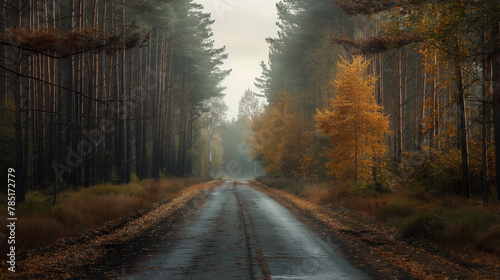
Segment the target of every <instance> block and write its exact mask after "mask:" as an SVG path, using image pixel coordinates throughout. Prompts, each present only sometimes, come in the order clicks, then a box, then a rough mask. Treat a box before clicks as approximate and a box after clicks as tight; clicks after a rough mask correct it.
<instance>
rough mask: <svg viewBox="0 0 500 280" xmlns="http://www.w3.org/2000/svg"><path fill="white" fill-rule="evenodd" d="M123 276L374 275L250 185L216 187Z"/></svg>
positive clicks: (189, 277)
mask: <svg viewBox="0 0 500 280" xmlns="http://www.w3.org/2000/svg"><path fill="white" fill-rule="evenodd" d="M175 235H176V238H175V242H174V243H173V244H164V246H161V244H160V247H161V248H162V249H161V250H155V251H154V252H152V253H151V254H150V255H149V256H148V257H147V258H146V257H144V258H141V259H140V260H139V261H137V262H136V263H134V264H133V269H130V270H128V272H129V273H124V275H121V276H120V277H119V278H120V279H357V280H360V279H368V278H369V277H368V275H367V274H365V273H364V272H363V271H361V270H360V269H358V268H356V267H354V266H353V265H352V264H350V263H349V262H347V261H346V260H345V259H344V258H343V257H342V254H341V253H340V252H339V251H338V250H337V249H338V248H336V246H335V245H334V244H330V243H328V242H326V241H324V240H323V239H322V238H321V237H320V236H319V235H318V234H316V233H314V232H312V231H310V230H309V229H307V228H306V227H305V226H304V225H303V224H302V223H301V222H300V221H298V220H297V219H296V218H295V217H294V216H293V215H292V214H291V213H290V212H289V211H288V210H287V209H285V208H284V207H283V206H281V205H280V204H278V203H277V202H275V201H274V200H273V199H271V198H269V197H268V196H267V195H265V194H263V193H261V192H259V191H257V190H256V189H254V188H252V187H250V186H249V182H245V181H240V182H238V184H234V183H233V182H229V181H228V182H225V183H224V184H223V186H221V187H219V188H215V189H214V190H213V191H212V192H211V193H210V194H209V197H208V201H207V202H206V204H205V206H204V208H203V209H202V210H201V212H200V214H199V215H197V216H196V217H195V218H194V220H193V221H192V222H190V223H188V224H186V225H185V226H183V227H181V228H179V229H176V232H175Z"/></svg>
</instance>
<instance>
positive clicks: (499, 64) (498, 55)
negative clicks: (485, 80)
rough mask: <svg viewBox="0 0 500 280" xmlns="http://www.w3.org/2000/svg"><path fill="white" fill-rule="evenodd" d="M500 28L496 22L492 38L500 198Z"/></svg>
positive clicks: (496, 151) (492, 76) (498, 194)
mask: <svg viewBox="0 0 500 280" xmlns="http://www.w3.org/2000/svg"><path fill="white" fill-rule="evenodd" d="M499 31H500V28H499V24H494V25H493V26H492V29H491V38H492V47H493V50H492V54H491V67H492V75H491V78H492V93H493V96H492V98H493V125H494V128H495V161H496V162H495V163H496V167H495V168H496V183H497V199H498V200H500V48H499V47H498V46H499V44H500V38H499V36H500V32H499Z"/></svg>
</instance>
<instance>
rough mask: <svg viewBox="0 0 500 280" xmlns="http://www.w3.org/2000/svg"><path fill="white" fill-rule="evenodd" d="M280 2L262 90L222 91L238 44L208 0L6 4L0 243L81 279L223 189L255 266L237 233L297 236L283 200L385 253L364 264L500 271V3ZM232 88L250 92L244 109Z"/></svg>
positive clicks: (418, 270)
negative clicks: (232, 47) (228, 99)
mask: <svg viewBox="0 0 500 280" xmlns="http://www.w3.org/2000/svg"><path fill="white" fill-rule="evenodd" d="M228 2H231V3H232V4H231V6H230V8H231V9H230V10H231V12H233V11H234V13H235V14H236V11H237V10H238V8H239V7H238V5H237V4H235V3H237V2H238V1H228ZM238 3H241V2H238ZM276 3H277V4H276V12H277V14H276V18H277V22H276V26H277V29H278V32H277V34H276V36H274V37H268V38H266V39H265V41H266V42H267V44H268V47H269V49H268V58H267V61H261V62H260V67H261V74H260V76H258V77H256V78H255V79H250V81H249V82H250V84H251V83H252V82H253V83H254V86H255V87H253V88H248V90H246V91H245V92H241V93H234V92H231V93H228V92H227V90H226V89H225V88H224V86H223V85H224V79H225V78H226V77H228V76H229V75H230V74H231V71H232V70H230V69H226V66H225V64H224V63H225V62H226V61H228V58H229V54H230V53H229V50H228V49H229V47H228V49H226V47H224V46H218V45H217V42H216V41H215V39H214V37H215V36H214V33H213V32H214V31H213V30H212V26H214V25H213V24H214V22H215V21H214V19H213V18H212V15H211V14H210V13H207V12H206V11H205V9H204V6H203V4H206V3H202V2H201V1H200V2H197V1H194V0H137V1H125V0H64V1H57V0H38V1H35V0H4V1H2V2H0V100H1V103H0V139H1V141H0V174H1V175H0V176H3V178H5V179H7V181H8V184H7V185H9V186H6V187H3V186H4V185H2V187H0V189H2V190H3V193H4V195H1V196H0V202H2V203H4V205H6V206H10V208H9V207H3V208H4V210H2V211H0V217H1V218H2V219H4V221H5V220H8V221H9V222H10V220H9V219H15V220H16V221H17V217H18V216H19V221H18V222H17V224H16V229H15V230H11V231H10V232H7V230H8V228H7V227H4V230H3V231H2V232H0V239H2V240H4V239H5V241H7V237H8V234H11V232H14V235H16V236H15V237H16V238H17V239H18V240H19V241H20V242H19V244H18V245H16V246H18V249H19V251H18V252H20V253H21V254H19V255H18V260H19V261H20V262H22V265H23V266H24V267H25V268H24V269H25V273H28V274H30V275H31V274H32V273H34V274H33V275H32V276H33V277H34V278H32V279H40V278H39V277H37V276H39V275H44V274H45V273H52V272H53V271H50V270H54V271H56V272H57V273H59V274H58V275H64V278H68V277H70V276H67V275H72V274H71V273H76V272H74V271H73V266H74V267H81V266H82V265H83V264H85V265H84V266H85V268H84V270H87V269H88V268H90V267H92V268H93V265H92V262H95V261H97V258H98V257H101V256H103V255H105V254H107V252H109V251H111V250H113V248H118V247H119V246H125V247H126V246H128V245H129V244H128V243H127V242H131V241H132V240H135V239H136V238H137V239H141V238H138V237H139V236H149V238H150V239H151V238H152V237H155V236H159V235H162V234H164V233H165V235H169V234H170V233H168V234H166V232H170V231H171V230H172V231H174V232H176V231H175V227H176V226H179V225H180V222H181V221H182V223H185V222H186V221H188V220H189V219H191V218H193V217H194V216H196V215H198V214H199V213H202V211H205V210H206V209H205V210H204V208H203V207H205V205H206V204H208V203H206V202H207V201H215V202H211V204H210V205H212V206H214V205H216V206H217V207H220V209H221V212H213V213H212V214H213V215H214V216H215V215H217V217H219V216H220V217H223V216H224V215H226V216H225V217H223V218H225V219H229V220H230V221H231V222H230V223H229V222H228V223H220V225H222V224H224V226H226V225H229V224H231V225H237V228H232V229H231V228H229V227H228V228H225V229H224V230H226V231H227V232H228V233H230V234H235V235H234V236H236V237H235V238H238V239H240V238H241V242H237V243H235V244H231V246H233V245H234V246H237V247H239V248H238V250H240V251H242V252H244V253H245V256H244V257H245V258H248V262H249V263H251V262H252V261H256V259H258V260H257V261H258V262H259V265H260V261H261V260H260V259H265V258H264V257H263V258H261V257H255V258H254V257H253V256H252V255H251V254H250V251H245V250H243V249H245V248H247V250H250V249H248V248H249V247H248V246H247V247H245V246H240V245H239V244H243V243H244V242H247V245H248V244H250V243H248V242H249V240H250V239H251V238H255V236H256V235H255V236H253V234H248V232H246V231H247V228H251V227H254V225H252V222H251V221H252V217H251V216H247V215H250V214H251V213H254V214H255V213H262V214H263V215H264V214H265V215H270V218H269V219H270V220H273V219H274V220H280V221H281V220H283V221H284V222H283V223H281V224H276V226H275V227H276V228H280V230H279V232H280V233H281V232H286V234H288V235H286V234H285V235H283V236H282V237H283V240H286V243H287V244H288V243H291V242H290V240H294V239H290V238H289V237H291V235H293V234H294V232H293V231H292V232H287V231H286V230H283V229H287V228H288V227H287V222H286V221H288V218H286V219H285V218H283V219H278V218H276V217H277V216H276V215H277V214H276V213H274V212H273V211H275V210H276V209H278V208H279V207H281V206H278V204H280V203H281V204H283V205H286V207H285V208H287V209H288V210H290V211H289V212H293V215H296V214H297V213H299V212H301V213H302V212H304V211H305V212H304V213H305V214H307V215H306V216H303V217H306V218H304V220H309V219H310V218H311V224H313V223H316V225H314V226H317V225H320V224H321V225H323V226H324V227H325V228H322V229H321V230H326V231H327V232H329V234H330V235H329V236H328V237H326V236H325V239H328V238H330V237H333V236H337V237H339V236H341V237H342V238H346V239H345V240H348V239H349V240H351V241H353V242H354V243H352V244H357V245H355V247H357V249H360V250H362V251H350V250H349V252H351V253H349V255H351V256H350V257H352V258H358V256H362V257H366V256H368V255H371V254H375V255H374V256H375V258H374V261H373V262H372V263H371V264H369V265H368V261H367V262H366V264H367V265H368V266H370V265H375V266H374V267H377V266H376V265H378V264H380V262H379V261H380V260H385V261H387V262H388V263H390V265H391V269H395V268H396V267H398V269H397V270H398V271H400V270H401V271H403V270H404V271H407V272H408V273H409V274H408V275H413V277H414V278H416V279H417V278H422V279H428V278H429V277H431V278H432V275H433V274H427V272H428V271H429V269H431V268H430V267H431V266H432V267H434V265H435V266H436V267H437V266H440V267H441V268H443V273H442V274H440V275H442V276H443V277H441V278H443V279H444V278H445V276H446V277H448V276H449V275H448V272H449V270H448V269H449V268H451V267H453V269H456V270H457V271H459V270H460V271H461V272H460V273H462V272H463V271H465V270H467V271H468V272H467V273H469V272H470V273H471V274H468V275H476V276H477V277H476V278H477V279H479V278H481V277H479V276H478V275H497V274H498V269H499V268H500V266H498V256H500V218H499V217H500V216H499V214H500V0H383V1H379V0H277V1H276ZM226 6H227V5H226ZM226 8H227V7H226ZM230 10H227V12H228V13H229V12H230ZM219 19H222V17H221V18H219ZM241 35H242V36H245V34H241ZM266 36H267V35H266ZM235 40H237V38H236V39H235ZM228 46H229V45H228ZM245 47H247V48H251V47H252V46H245ZM258 60H260V59H257V61H256V64H255V65H256V66H258V65H259V63H258ZM242 63H243V62H242ZM235 72H236V70H235ZM226 94H241V95H242V97H241V99H240V102H239V104H238V105H239V106H238V115H237V117H234V118H232V119H231V120H229V119H228V117H227V115H226V114H227V111H228V104H226V103H225V101H224V96H225V95H226ZM264 173H265V175H262V176H259V175H261V174H264ZM13 178H15V180H14V179H13ZM11 181H15V185H14V183H11ZM4 182H5V181H4ZM10 186H15V191H13V190H12V187H10ZM9 192H15V194H11V193H9ZM212 194H217V195H212ZM221 197H224V199H227V200H222V198H221ZM264 197H265V199H264ZM270 198H272V199H270ZM240 199H242V201H243V202H244V203H241V202H240ZM272 200H274V201H272ZM263 201H267V202H263ZM271 201H272V202H271ZM259 202H261V205H259ZM11 204H12V205H14V206H15V207H14V206H12V205H11ZM228 205H230V206H231V207H232V208H231V207H229V206H228ZM270 205H275V206H273V207H271V206H270ZM226 206H227V207H226ZM265 207H268V208H265ZM14 208H15V210H16V211H17V212H16V211H13V210H12V209H14ZM228 209H229V210H228ZM231 209H232V210H231ZM259 209H260V210H259ZM269 209H272V211H271V210H269ZM279 209H281V208H279ZM294 209H295V210H294ZM212 210H213V209H212ZM254 210H255V211H254ZM257 210H259V211H261V212H256V211H257ZM288 210H287V211H288ZM296 210H297V211H296ZM244 211H246V212H245V213H244ZM287 211H282V213H284V214H282V216H281V217H285V215H288V214H286V213H288V212H287ZM249 213H250V214H249ZM304 213H302V214H304ZM212 214H210V215H212ZM275 214H276V215H275ZM299 214H300V213H299ZM299 214H297V215H299ZM302 214H300V215H302ZM305 214H304V215H305ZM17 215H18V216H17ZM231 215H234V216H231ZM188 216H189V219H188V218H186V219H184V217H188ZM201 216H202V217H204V216H203V215H201ZM232 217H234V218H235V219H234V220H233V218H232ZM286 217H288V216H286ZM221 219H222V218H221ZM258 219H261V218H260V216H259V217H257V216H256V218H255V219H254V220H258ZM229 220H228V221H229ZM236 220H237V221H240V222H233V221H236ZM145 221H147V222H145ZM261 221H262V219H261ZM301 221H302V220H301ZM247 222H248V224H247V225H246V227H247V228H246V227H245V226H244V224H245V223H247ZM186 224H188V223H186ZM262 224H263V225H264V223H262ZM203 225H206V226H207V227H210V228H211V227H212V226H217V223H212V222H209V223H203ZM241 225H243V226H241ZM304 228H305V227H304ZM157 229H161V230H157ZM259 231H261V232H262V233H264V235H263V236H265V238H264V239H267V236H268V233H269V230H268V225H267V224H265V225H264V226H262V228H261V229H259ZM117 232H120V234H123V235H117V234H115V233H117ZM197 232H198V231H197ZM199 232H202V231H199ZM221 232H224V231H218V229H215V230H213V231H212V232H211V234H213V235H214V236H215V235H217V236H218V237H222V236H223V237H224V238H223V240H222V241H221V243H220V244H225V243H223V242H226V241H227V239H226V238H225V237H226V235H225V232H224V234H222V233H221ZM276 232H278V231H276ZM321 232H323V231H321ZM177 233H181V235H182V234H183V233H182V231H178V232H177ZM250 233H251V232H250ZM295 233H297V232H295ZM200 236H201V235H200ZM227 236H229V235H227ZM98 237H99V238H98ZM101 237H102V238H101ZM163 237H164V236H162V237H161V238H163ZM202 237H203V239H206V238H204V236H202ZM295 237H296V236H295ZM68 238H69V239H68ZM71 238H74V239H71ZM342 238H341V239H342ZM70 239H71V240H72V241H69V240H70ZM97 239H99V240H100V241H99V242H98V243H94V242H91V241H92V240H97ZM153 239H154V238H153ZM106 240H107V241H106ZM165 240H167V239H165ZM165 240H164V241H165ZM235 240H236V239H235ZM269 240H273V239H269ZM269 240H267V241H269ZM339 240H340V239H339ZM167 241H168V240H167ZM167 241H165V244H167V243H168V246H167V247H169V246H170V245H171V243H169V242H167ZM302 241H303V240H302ZM351 241H349V242H351ZM427 241H430V242H427ZM53 242H55V243H53ZM269 242H270V241H269ZM349 242H348V243H349ZM153 243H154V244H155V245H156V240H154V242H153ZM174 243H175V242H174ZM270 243H273V244H271V245H272V246H269V248H271V249H272V248H274V247H273V246H275V245H280V244H274V242H270ZM53 244H59V245H56V246H51V245H53ZM68 244H69V245H68ZM74 244H79V245H82V246H83V247H85V248H86V249H85V250H83V249H82V250H80V249H81V248H83V247H78V246H73V245H74ZM172 244H173V243H172ZM189 244H198V243H193V242H191V243H189ZM200 244H201V243H200ZM213 244H215V243H210V245H209V246H208V245H207V246H205V247H207V248H212V247H211V246H213ZM394 244H398V245H397V246H393V245H394ZM9 245H10V243H9V244H8V243H7V242H3V241H2V242H1V244H0V251H6V252H7V250H9V249H10V248H8V246H9ZM42 245H48V246H47V247H41V246H42ZM293 245H296V244H293ZM280 246H281V245H280ZM349 246H350V245H349ZM68 247H72V248H68ZM213 247H217V246H213ZM220 247H222V248H223V249H224V250H226V248H225V247H223V246H220ZM410 247H411V248H412V249H411V250H413V251H409V250H407V248H410ZM127 248H128V247H127ZM144 248H146V247H143V246H142V245H140V244H139V245H138V246H137V247H136V249H137V250H136V251H137V252H134V253H133V255H136V253H137V254H139V253H140V252H142V253H140V254H139V255H137V256H136V257H138V258H139V257H141V256H146V254H149V253H150V251H149V250H143V249H144ZM151 248H152V247H151ZM269 248H267V249H269ZM346 248H351V247H346ZM4 249H5V250H4ZM15 249H16V248H14V249H10V250H11V251H15ZM32 249H34V250H38V251H34V252H35V253H33V254H32V253H29V252H30V250H32ZM336 250H337V249H336ZM42 251H44V253H45V251H46V253H47V254H46V255H44V256H45V257H43V258H38V254H39V253H42ZM271 251H272V250H271ZM345 251H347V250H345ZM396 251H397V252H396ZM31 252H33V251H31ZM54 252H55V253H54ZM353 252H354V253H353ZM356 252H357V253H356ZM360 252H361V253H360ZM363 252H364V253H363ZM408 252H418V254H413V253H408ZM52 253H53V254H52ZM209 253H210V256H215V255H216V254H212V252H209ZM487 253H491V254H487ZM141 254H143V255H141ZM131 255H132V254H131ZM257 255H259V254H257ZM7 256H8V255H7ZM19 256H22V257H24V256H28V257H30V258H26V259H25V260H24V259H23V260H21V258H22V257H19ZM32 256H33V257H35V261H32V260H33V259H32V258H31V257H32ZM422 256H432V258H433V259H432V260H431V261H429V263H431V264H432V265H428V264H429V263H424V261H423V259H420V257H422ZM295 257H298V258H296V259H300V260H301V261H302V260H303V259H304V258H305V257H304V256H295ZM348 257H349V256H348ZM434 257H436V258H434ZM144 258H146V257H144ZM148 258H149V255H148ZM174 258H175V256H174ZM216 258H217V256H216ZM232 258H233V256H230V257H228V259H232ZM199 259H200V260H202V259H204V258H202V257H200V258H199ZM268 259H269V258H268ZM409 259H413V260H412V261H407V260H409ZM42 260H43V261H42ZM197 260H198V258H197ZM128 261H130V262H131V260H128ZM385 261H384V262H385ZM56 263H57V265H55V264H56ZM70 263H71V264H70ZM216 263H217V265H221V263H220V261H219V260H216ZM292 264H293V263H292ZM307 264H308V263H306V266H307ZM280 265H281V264H280ZM364 265H365V263H361V265H360V266H364ZM393 265H394V266H393ZM3 266H4V267H5V266H6V263H5V262H4V265H3ZM234 266H235V267H237V268H238V269H239V268H240V265H239V264H234ZM254 266H255V267H256V265H254ZM122 267H126V265H124V266H122ZM250 267H252V266H251V265H250ZM325 267H326V266H325ZM224 268H226V266H225V264H224ZM428 268H429V269H428ZM1 269H2V267H0V273H1V272H2V270H1ZM40 269H41V270H40ZM391 269H388V271H389V270H391ZM249 270H250V272H251V273H253V271H252V269H249ZM159 271H160V272H163V270H159ZM107 272H109V271H104V273H107ZM23 273H24V272H23ZM37 273H38V274H37ZM189 273H191V272H186V273H185V274H182V275H187V274H189ZM287 273H288V272H287ZM475 273H478V274H475ZM436 275H437V274H436ZM450 275H452V274H450ZM457 275H458V276H456V278H457V279H471V278H470V277H469V278H468V277H461V275H462V274H460V275H459V274H457ZM463 275H465V274H463ZM108 276H109V275H108ZM252 277H253V278H259V277H260V276H257V277H254V276H252ZM252 277H250V278H252ZM269 277H270V276H269ZM450 277H452V278H455V275H452V276H450ZM55 278H63V277H55ZM387 278H390V277H387ZM401 278H405V277H401ZM437 278H439V277H437ZM23 279H24V278H23ZM26 279H27V278H26ZM30 279H31V278H30ZM82 279H83V278H82Z"/></svg>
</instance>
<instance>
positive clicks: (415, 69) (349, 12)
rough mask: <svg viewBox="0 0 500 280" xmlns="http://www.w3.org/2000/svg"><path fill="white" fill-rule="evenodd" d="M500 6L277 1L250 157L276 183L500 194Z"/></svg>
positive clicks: (455, 0)
mask: <svg viewBox="0 0 500 280" xmlns="http://www.w3.org/2000/svg"><path fill="white" fill-rule="evenodd" d="M498 4H499V2H498V1H482V0H474V1H463V0H450V1H433V0H423V1H408V0H391V1H371V0H335V1H329V0H318V1H312V2H311V1H300V0H283V1H280V2H279V3H278V4H277V10H278V19H279V21H278V23H277V24H278V27H279V32H278V36H277V37H275V38H268V39H267V42H268V43H269V58H268V61H267V62H264V61H263V62H261V67H262V75H261V76H260V77H258V78H257V79H256V82H255V84H256V86H258V87H259V89H260V91H261V92H260V93H258V94H259V95H262V96H263V97H265V98H266V100H267V104H266V106H265V110H264V112H263V113H262V114H260V115H259V116H258V117H257V118H255V120H254V121H253V126H252V136H251V139H250V142H251V143H253V149H252V155H253V157H254V158H256V159H259V160H261V161H262V162H263V163H264V165H265V167H266V171H267V173H268V174H269V175H270V176H275V177H280V176H283V177H288V178H296V179H298V180H304V179H305V180H309V181H323V180H328V181H333V182H338V183H341V182H360V181H361V182H365V183H368V184H372V185H373V184H378V185H381V186H384V187H389V188H390V189H392V190H394V189H395V188H397V187H399V186H402V185H408V184H410V185H411V184H413V185H419V186H422V187H423V188H424V189H426V190H429V191H433V192H437V193H457V194H461V195H463V196H464V197H471V196H474V197H481V198H482V199H483V201H484V203H487V202H488V200H491V198H493V199H494V200H498V199H500V191H499V190H500V183H498V182H500V171H499V168H500V155H499V153H500V146H499V144H500V134H499V133H498V131H500V119H499V116H500V107H499V103H498V99H499V98H500V88H499V87H498V81H499V74H500V56H499V54H500V52H499V50H500V48H499V47H500V45H499V42H500V41H499V39H500V37H499V22H500V10H499V8H498V7H499V5H498Z"/></svg>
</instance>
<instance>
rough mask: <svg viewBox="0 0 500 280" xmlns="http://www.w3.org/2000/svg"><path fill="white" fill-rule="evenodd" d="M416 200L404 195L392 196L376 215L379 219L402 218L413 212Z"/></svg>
mask: <svg viewBox="0 0 500 280" xmlns="http://www.w3.org/2000/svg"><path fill="white" fill-rule="evenodd" d="M416 206H417V202H416V201H415V200H412V199H408V198H405V197H393V198H392V199H391V200H389V202H388V203H387V204H386V205H384V206H383V207H381V208H380V209H379V210H378V211H377V217H378V218H379V219H381V220H391V219H394V218H404V217H407V216H410V215H411V214H413V213H414V212H415V207H416Z"/></svg>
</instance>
